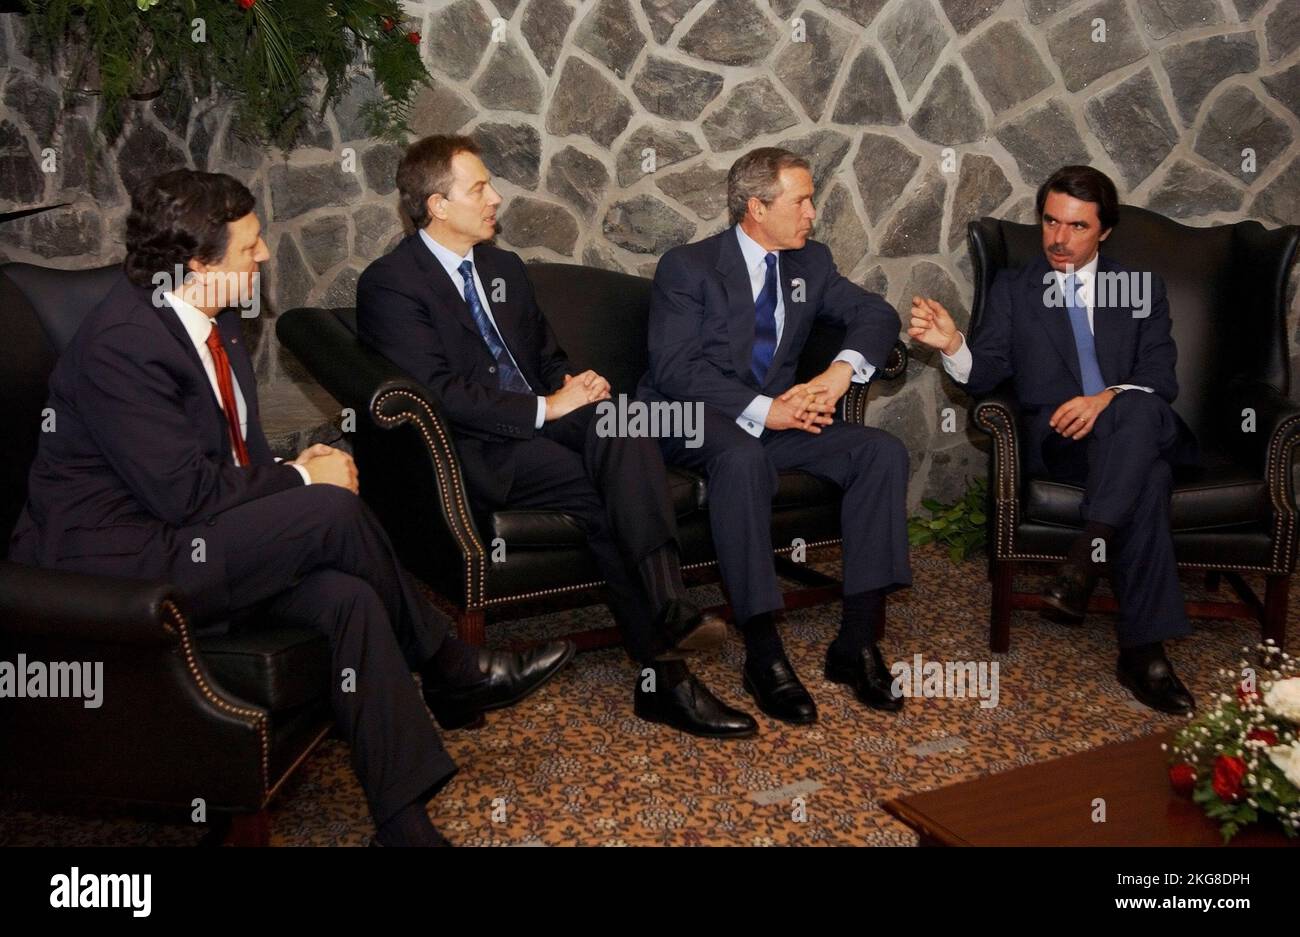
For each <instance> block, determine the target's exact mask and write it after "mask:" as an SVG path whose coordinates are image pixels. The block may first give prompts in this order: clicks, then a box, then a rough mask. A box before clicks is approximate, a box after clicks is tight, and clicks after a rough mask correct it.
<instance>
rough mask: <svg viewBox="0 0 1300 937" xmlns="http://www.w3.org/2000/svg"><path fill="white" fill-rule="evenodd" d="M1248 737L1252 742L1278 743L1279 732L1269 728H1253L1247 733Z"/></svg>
mask: <svg viewBox="0 0 1300 937" xmlns="http://www.w3.org/2000/svg"><path fill="white" fill-rule="evenodd" d="M1246 739H1247V740H1248V741H1252V742H1263V743H1264V744H1265V745H1276V744H1277V733H1276V732H1273V731H1271V730H1269V729H1251V730H1250V731H1249V732H1247V733H1246Z"/></svg>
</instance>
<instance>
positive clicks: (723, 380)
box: [638, 228, 899, 419]
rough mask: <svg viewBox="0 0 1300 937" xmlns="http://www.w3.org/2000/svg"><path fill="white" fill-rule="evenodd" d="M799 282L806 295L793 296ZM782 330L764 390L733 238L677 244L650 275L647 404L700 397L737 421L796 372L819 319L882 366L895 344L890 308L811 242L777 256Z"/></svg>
mask: <svg viewBox="0 0 1300 937" xmlns="http://www.w3.org/2000/svg"><path fill="white" fill-rule="evenodd" d="M800 281H801V285H802V297H801V298H799V299H796V289H797V288H798V286H799V285H800ZM781 293H782V297H783V299H784V303H785V326H784V328H783V329H782V332H781V343H780V345H778V346H777V349H776V354H775V356H774V357H773V359H772V365H771V367H770V368H769V369H768V372H767V376H766V379H765V380H764V381H763V383H762V385H760V384H759V383H758V381H757V380H756V379H755V378H754V375H753V372H752V371H751V370H750V353H751V351H752V350H753V345H754V295H753V290H752V288H751V287H750V282H749V273H748V272H747V271H746V269H745V259H744V255H743V254H742V253H741V250H740V244H739V242H738V241H737V240H736V232H735V230H734V229H732V228H727V229H726V230H724V231H722V232H721V233H720V234H715V235H713V236H712V237H709V238H705V239H704V240H702V241H697V242H696V243H694V244H686V245H684V246H682V247H675V248H673V249H672V250H670V251H668V253H666V254H664V256H663V258H662V259H661V260H660V261H659V266H658V268H657V269H656V271H655V277H654V287H653V290H652V292H651V299H650V336H649V341H650V370H649V372H648V373H647V374H646V376H645V377H644V378H642V380H641V385H640V388H639V391H638V392H639V396H640V397H641V398H642V399H645V400H690V401H695V400H700V401H703V402H704V403H705V404H707V405H708V406H711V407H714V408H715V409H718V410H720V411H722V412H723V413H725V414H726V415H727V416H729V417H731V418H732V419H735V418H737V417H739V416H740V414H741V413H743V412H744V410H745V408H746V407H747V406H749V404H750V402H751V401H752V400H753V399H754V397H755V396H757V395H758V394H766V395H768V396H777V395H779V394H782V393H784V392H785V391H787V390H789V389H790V387H791V386H793V385H794V383H795V371H796V368H797V366H798V363H799V356H800V354H801V353H802V352H803V348H804V344H805V342H806V341H807V340H808V333H809V332H810V331H811V330H812V326H813V323H814V322H816V321H824V322H830V323H833V324H835V325H839V326H842V327H843V328H844V330H845V334H844V344H843V347H844V348H847V349H852V350H853V351H857V352H859V353H860V354H861V355H862V356H863V357H864V358H866V359H867V361H868V362H869V363H870V364H873V365H875V366H876V367H877V368H879V367H883V366H884V364H885V362H886V361H887V360H888V357H889V352H890V350H891V349H892V348H893V347H894V343H895V342H896V341H897V340H898V332H899V318H898V313H897V312H896V311H895V310H894V307H892V306H890V305H889V303H887V302H885V300H884V299H883V298H882V297H880V296H878V295H876V294H875V293H869V292H867V291H866V290H864V289H862V287H860V286H857V285H856V284H854V283H852V282H850V281H849V280H847V279H845V278H844V277H842V276H840V273H839V271H838V270H836V269H835V261H834V260H833V259H832V258H831V252H830V249H829V248H827V247H826V245H825V244H822V243H820V242H818V241H811V240H810V241H808V242H807V243H806V244H805V245H804V246H803V247H802V248H801V249H799V250H787V251H782V252H781Z"/></svg>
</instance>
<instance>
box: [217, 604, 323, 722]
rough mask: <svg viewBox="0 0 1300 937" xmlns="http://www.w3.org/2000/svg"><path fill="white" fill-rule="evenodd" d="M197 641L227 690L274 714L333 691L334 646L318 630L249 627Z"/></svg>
mask: <svg viewBox="0 0 1300 937" xmlns="http://www.w3.org/2000/svg"><path fill="white" fill-rule="evenodd" d="M198 645H199V651H200V654H201V656H202V658H203V662H204V663H205V664H206V665H207V667H208V670H209V671H210V672H211V674H212V678H213V679H214V680H216V681H217V683H219V684H221V687H222V688H223V689H225V690H228V691H229V692H231V693H233V694H234V695H235V696H238V697H239V698H240V699H243V700H246V701H248V702H250V703H256V704H257V705H259V706H262V707H265V708H266V709H269V710H270V711H271V712H273V713H274V712H281V711H284V710H287V709H293V708H294V707H296V706H301V705H303V704H304V703H310V702H311V701H313V700H317V699H322V698H328V697H329V695H330V689H331V687H330V680H331V673H332V665H331V664H330V646H329V642H328V641H326V640H325V637H324V636H323V635H322V634H320V633H319V632H317V631H312V630H310V629H308V628H295V627H290V626H280V625H272V626H269V627H266V628H258V627H249V626H245V627H243V628H241V630H239V631H238V632H236V633H233V634H224V635H217V636H211V637H199V638H198Z"/></svg>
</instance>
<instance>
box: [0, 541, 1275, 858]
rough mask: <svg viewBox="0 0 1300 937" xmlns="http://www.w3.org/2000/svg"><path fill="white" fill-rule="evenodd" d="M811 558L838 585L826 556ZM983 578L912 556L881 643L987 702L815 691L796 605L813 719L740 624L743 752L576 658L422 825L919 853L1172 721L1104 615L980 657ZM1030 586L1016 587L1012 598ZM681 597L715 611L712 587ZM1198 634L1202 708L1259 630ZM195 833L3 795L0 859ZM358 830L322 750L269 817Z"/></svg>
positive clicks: (473, 742)
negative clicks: (870, 699) (891, 708)
mask: <svg viewBox="0 0 1300 937" xmlns="http://www.w3.org/2000/svg"><path fill="white" fill-rule="evenodd" d="M810 560H811V565H813V566H814V567H816V568H818V569H821V570H822V571H824V572H829V573H832V574H836V575H838V567H839V556H838V551H836V550H829V551H822V552H821V553H820V554H814V555H813V556H812V557H810ZM985 568H986V567H985V565H984V563H983V562H982V560H980V559H978V558H977V559H974V560H971V561H968V562H966V563H963V564H957V565H954V564H953V563H951V562H950V561H949V559H948V558H947V556H946V554H944V553H942V552H941V551H939V550H937V549H933V548H927V549H922V550H916V551H913V569H914V574H915V584H914V586H913V587H912V588H911V589H910V590H906V591H904V592H901V593H898V594H896V595H894V596H892V597H891V599H890V602H889V611H888V631H887V634H886V637H885V640H884V642H883V644H882V648H883V650H884V653H885V658H886V661H887V662H889V663H893V662H895V661H904V662H907V663H912V662H913V656H914V655H916V654H920V655H922V657H923V659H924V660H925V661H940V662H944V661H963V662H964V661H971V662H985V663H986V664H991V663H992V662H994V661H996V662H997V664H998V672H999V698H998V704H997V705H996V706H994V707H991V708H984V707H981V706H980V705H979V701H978V700H977V699H974V698H964V699H953V698H947V699H934V698H914V699H909V700H908V701H907V703H906V705H905V706H904V708H903V711H902V713H901V714H898V715H886V714H883V713H878V712H875V711H872V710H869V709H866V708H864V707H862V706H861V705H859V704H858V703H857V702H856V701H855V700H854V699H853V697H852V695H851V693H850V691H849V690H848V689H847V688H845V687H842V686H839V685H836V684H832V683H828V682H826V681H825V679H824V678H823V677H822V658H823V655H824V653H825V648H826V645H827V643H828V642H829V641H830V640H831V638H832V637H833V636H834V633H835V629H836V626H837V624H838V616H839V605H838V604H830V605H825V606H821V607H818V608H811V609H803V610H799V611H795V612H790V613H788V614H787V615H786V619H785V622H784V624H783V625H782V629H781V630H782V635H783V637H784V640H785V646H786V649H787V652H788V653H789V656H790V659H791V661H792V662H793V664H794V665H795V669H796V670H797V671H798V673H799V674H800V676H801V678H802V679H803V681H804V683H805V685H806V686H807V687H808V689H809V691H810V692H811V693H812V695H813V697H814V699H815V700H816V702H817V706H818V709H819V713H820V717H819V719H818V721H817V723H816V724H814V725H811V726H803V727H794V726H787V725H785V724H784V723H780V722H776V721H774V720H772V719H769V718H767V717H765V716H763V715H762V714H761V713H758V711H757V709H756V708H755V707H754V706H753V702H752V700H750V699H749V698H748V696H747V695H746V694H745V693H744V691H743V690H742V688H741V685H740V666H741V663H742V661H743V659H744V647H743V644H742V642H741V639H740V637H739V635H738V634H737V633H736V632H735V630H734V629H732V632H731V634H730V637H729V639H728V642H727V643H726V645H725V646H723V647H722V648H721V649H720V650H719V651H717V652H716V653H714V654H712V655H709V656H706V657H700V658H695V659H694V660H693V662H692V669H693V670H694V671H695V672H696V673H697V674H698V675H699V676H700V677H701V678H702V679H703V680H704V681H705V682H706V683H707V684H708V686H709V687H710V688H711V689H712V690H713V691H714V692H715V693H717V694H718V695H719V696H720V697H722V698H723V699H724V700H726V701H728V702H730V703H731V704H733V705H736V706H739V707H741V708H744V709H746V710H747V711H749V712H751V713H753V714H755V716H756V718H758V721H759V734H758V735H757V736H756V737H754V738H752V739H746V740H742V741H732V742H723V741H713V740H706V739H696V738H693V737H691V736H687V735H684V734H682V733H679V732H676V731H674V730H671V729H668V728H666V727H664V726H659V725H652V724H650V723H646V722H642V721H640V720H639V719H637V718H636V717H635V716H633V714H632V705H631V704H632V689H633V681H634V680H635V679H636V678H637V671H636V669H635V668H634V666H633V664H632V663H631V662H630V661H629V660H628V658H627V657H626V655H624V654H623V652H622V651H621V650H618V649H611V650H604V651H597V652H592V653H587V654H582V655H579V656H578V658H576V659H575V661H574V662H573V663H572V664H571V665H570V666H569V668H568V669H567V670H566V671H565V672H564V673H562V674H560V675H559V676H557V677H556V678H555V679H554V680H552V681H551V682H550V683H548V684H547V685H546V686H545V687H543V688H542V689H541V690H539V691H538V692H537V693H536V694H534V695H533V696H532V697H530V698H529V699H527V700H525V701H524V702H523V703H521V704H519V705H517V706H515V707H513V708H511V709H508V710H504V711H500V712H495V713H491V714H489V716H488V721H487V725H486V726H485V727H484V728H482V729H479V730H475V731H456V732H448V733H446V734H445V739H446V744H447V747H448V749H449V751H450V752H451V754H452V756H453V757H454V758H455V759H456V761H457V762H458V764H459V765H460V772H459V774H457V775H456V777H455V778H454V779H453V780H452V781H451V783H450V784H449V785H448V786H447V787H446V788H445V789H444V790H443V791H442V793H441V794H439V795H438V797H436V798H435V799H434V801H433V802H432V803H431V804H430V816H431V817H432V819H433V821H434V823H435V824H436V825H437V826H438V828H439V829H440V830H442V832H443V833H444V834H446V836H447V837H448V838H449V839H451V840H452V842H454V843H456V844H457V845H465V846H470V845H481V846H540V845H589V846H623V845H629V846H635V845H663V846H694V845H742V846H766V845H813V844H825V845H840V846H846V845H914V844H915V843H916V836H915V834H914V833H912V831H911V830H909V829H908V828H907V827H906V826H904V825H903V824H901V823H899V822H898V821H896V820H894V819H893V818H892V817H890V816H889V815H888V814H886V813H885V811H884V809H883V808H882V806H881V804H882V802H883V801H885V800H886V799H888V798H890V797H894V796H897V795H900V794H904V793H909V792H917V791H922V790H928V789H931V788H936V787H942V786H945V785H948V784H953V783H956V782H958V781H966V780H972V779H974V778H977V777H981V776H984V775H987V774H992V773H995V772H1000V771H1006V770H1009V769H1011V768H1014V767H1016V766H1018V765H1023V764H1029V763H1032V762H1037V761H1044V760H1047V759H1051V758H1056V757H1059V756H1062V755H1067V754H1070V753H1072V752H1076V751H1082V750H1085V749H1088V748H1093V747H1096V746H1098V745H1102V744H1105V743H1107V742H1113V741H1119V740H1123V739H1126V738H1131V737H1134V736H1137V735H1144V734H1147V733H1150V732H1154V731H1158V730H1160V729H1164V728H1168V727H1171V726H1174V725H1177V724H1178V723H1179V722H1180V721H1181V720H1179V719H1176V718H1173V717H1168V716H1163V715H1160V714H1159V713H1155V712H1152V711H1150V710H1148V709H1145V708H1144V707H1142V706H1140V705H1139V704H1138V703H1136V702H1135V701H1133V700H1132V698H1131V697H1130V696H1129V695H1128V694H1127V693H1126V692H1125V691H1124V690H1123V689H1122V688H1121V687H1120V686H1119V683H1118V682H1117V681H1116V679H1115V673H1114V667H1115V641H1114V632H1113V619H1111V618H1110V617H1108V616H1096V617H1091V618H1089V620H1088V621H1087V622H1086V623H1085V624H1084V625H1082V626H1078V627H1071V626H1064V625H1057V624H1052V623H1050V622H1047V621H1045V620H1043V619H1041V618H1039V617H1038V616H1037V615H1035V614H1033V613H1028V612H1016V613H1015V616H1014V618H1013V624H1012V646H1011V650H1010V652H1008V653H1006V654H999V655H992V654H990V652H989V649H988V608H989V585H988V582H987V579H986V576H985ZM1035 583H1036V580H1034V579H1032V578H1028V577H1027V578H1024V579H1022V580H1021V581H1020V582H1018V587H1020V588H1031V587H1033V586H1034V585H1035ZM1255 585H1256V587H1257V588H1259V587H1260V586H1261V585H1262V584H1258V583H1257V584H1255ZM1102 588H1103V589H1104V588H1105V587H1104V586H1103V587H1102ZM1184 588H1185V590H1186V591H1187V593H1188V595H1189V597H1192V596H1195V595H1201V594H1202V593H1203V588H1202V584H1201V582H1200V579H1199V577H1192V576H1188V577H1185V578H1184ZM1225 590H1226V586H1225ZM693 594H694V595H695V596H696V597H697V599H699V600H701V601H706V602H713V601H718V600H719V593H718V592H717V590H716V587H713V586H704V587H699V588H698V589H696V590H694V591H693ZM1292 604H1293V607H1292V611H1291V618H1290V623H1289V626H1288V627H1289V630H1288V641H1289V646H1290V647H1295V646H1296V645H1297V643H1298V642H1300V623H1298V622H1300V607H1297V603H1294V602H1293V603H1292ZM607 621H608V618H607V613H606V611H605V610H604V609H603V608H601V607H592V608H586V609H578V610H574V611H566V612H560V613H555V614H552V615H546V616H540V617H535V618H530V619H526V620H521V621H513V622H504V623H500V624H496V625H490V626H489V630H488V635H489V640H490V641H491V642H493V643H496V642H500V641H504V640H510V641H515V640H518V639H519V638H521V637H528V638H531V637H534V636H536V637H540V636H543V635H546V634H556V633H562V632H564V631H566V630H569V631H571V630H578V629H579V628H583V627H586V628H590V627H598V626H600V625H601V624H602V623H603V622H607ZM1193 626H1194V633H1193V634H1192V636H1190V637H1188V638H1186V639H1183V640H1181V641H1178V642H1174V643H1172V644H1171V645H1170V646H1169V653H1170V657H1171V659H1172V660H1173V661H1174V663H1175V665H1176V667H1177V668H1178V671H1179V673H1180V675H1181V676H1182V678H1183V680H1184V682H1186V683H1187V685H1188V687H1189V688H1190V689H1191V690H1192V692H1193V694H1195V695H1196V696H1197V698H1198V700H1199V701H1201V702H1203V703H1206V702H1208V701H1209V699H1210V696H1211V693H1212V691H1213V690H1216V689H1218V688H1220V687H1221V686H1222V683H1223V681H1222V680H1221V679H1220V678H1219V677H1218V676H1217V671H1218V670H1219V668H1222V667H1233V666H1234V664H1235V662H1236V660H1237V659H1238V656H1239V655H1240V652H1241V648H1242V647H1243V646H1244V645H1253V644H1254V643H1255V642H1256V641H1257V640H1258V634H1259V632H1258V628H1257V627H1256V626H1255V625H1254V624H1253V623H1250V622H1246V621H1196V622H1194V623H1193ZM182 820H183V818H182ZM201 832H202V830H201V828H198V827H196V826H194V825H188V824H185V823H184V822H162V821H159V820H157V819H142V818H141V817H140V816H139V815H138V814H132V813H131V812H129V811H120V810H116V809H114V810H108V809H106V808H103V807H102V806H101V807H93V806H84V805H57V806H55V805H48V804H39V803H35V802H33V801H31V800H29V799H27V798H25V797H22V796H19V795H17V794H6V793H0V845H24V844H38V843H39V844H59V845H80V844H86V845H90V844H105V845H108V844H160V845H188V844H192V843H194V842H196V841H197V839H198V838H199V836H200V835H201ZM372 833H373V827H372V824H371V822H370V818H369V815H368V814H367V811H366V806H365V801H364V798H363V797H362V794H361V790H360V787H359V786H358V784H357V782H356V779H355V778H354V777H353V775H352V771H351V768H350V766H349V762H348V753H347V750H346V748H345V747H344V746H343V745H342V743H340V742H338V741H336V740H332V739H331V740H328V741H326V742H325V743H324V744H323V745H322V746H321V747H320V748H319V749H317V751H316V752H315V753H314V754H313V755H312V756H311V758H310V759H309V761H308V762H307V764H306V765H305V766H304V768H303V769H302V770H301V771H300V772H299V773H298V775H297V776H296V778H295V779H293V780H291V781H290V782H289V784H287V785H286V788H285V790H284V791H283V792H282V794H281V796H280V797H279V798H278V799H277V801H276V802H275V803H274V805H273V808H272V829H271V841H272V844H273V845H349V846H364V845H366V844H367V843H368V841H369V839H370V837H371V834H372Z"/></svg>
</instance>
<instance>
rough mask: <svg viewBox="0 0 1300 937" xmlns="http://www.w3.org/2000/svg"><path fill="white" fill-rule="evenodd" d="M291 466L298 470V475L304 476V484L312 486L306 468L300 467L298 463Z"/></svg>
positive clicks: (291, 463) (292, 463)
mask: <svg viewBox="0 0 1300 937" xmlns="http://www.w3.org/2000/svg"><path fill="white" fill-rule="evenodd" d="M289 464H290V465H292V466H293V467H294V468H296V469H297V470H298V474H299V475H301V476H302V483H303V484H304V485H310V484H311V475H310V474H308V472H307V470H306V469H305V468H303V467H302V466H301V465H299V464H298V463H296V462H290V463H289Z"/></svg>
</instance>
